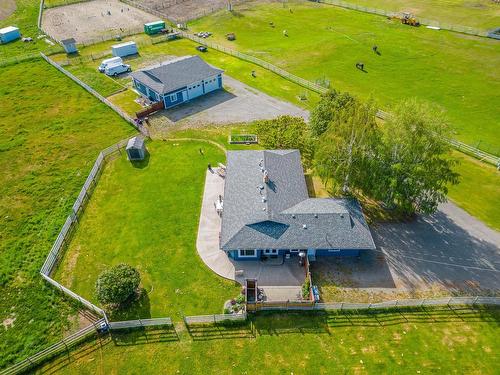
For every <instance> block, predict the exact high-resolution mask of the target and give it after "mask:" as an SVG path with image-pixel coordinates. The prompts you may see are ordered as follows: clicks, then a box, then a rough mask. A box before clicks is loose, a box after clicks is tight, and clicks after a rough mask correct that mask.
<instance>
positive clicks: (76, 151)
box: [0, 59, 134, 368]
mask: <svg viewBox="0 0 500 375" xmlns="http://www.w3.org/2000/svg"><path fill="white" fill-rule="evenodd" d="M0 82H1V85H0V101H1V103H2V104H1V105H0V138H1V141H0V164H1V165H2V174H1V177H0V217H1V218H2V219H1V223H2V225H0V239H1V240H0V254H2V256H1V257H0V288H1V293H0V318H1V320H2V321H3V322H5V323H7V322H9V321H10V320H12V324H13V325H12V326H11V327H7V328H5V329H4V327H2V329H0V353H2V354H1V355H0V368H2V367H3V366H5V365H6V364H8V363H11V362H13V361H15V360H18V359H21V358H24V357H26V356H27V355H29V354H33V353H35V352H37V351H39V350H40V349H42V348H44V347H45V346H46V345H47V344H48V343H51V342H53V341H55V340H58V339H60V337H61V336H62V335H63V334H65V332H66V330H67V329H69V328H70V322H69V321H68V320H67V317H68V315H69V314H71V313H72V312H73V310H74V309H73V308H72V307H71V306H70V305H69V304H68V303H67V302H65V301H64V300H63V298H62V297H61V296H60V295H59V294H57V293H55V291H54V290H53V289H52V288H51V287H49V286H48V285H47V284H46V283H45V282H43V281H42V278H41V277H40V275H39V273H38V271H39V269H40V267H41V265H42V264H43V261H44V260H45V257H46V256H47V254H48V252H49V250H50V248H51V246H52V243H53V241H54V240H55V238H56V236H57V233H58V231H59V230H60V228H61V226H62V224H63V223H64V221H65V219H66V217H67V215H68V213H69V212H70V209H71V206H72V204H73V202H74V200H75V198H76V196H77V195H78V192H79V190H80V189H81V186H82V185H83V183H84V181H85V178H86V176H87V174H88V172H89V171H90V168H91V167H92V164H93V162H94V160H95V158H96V157H97V154H98V153H99V151H100V150H101V149H103V148H105V147H107V146H109V145H110V144H112V143H114V142H116V141H118V140H120V139H123V138H125V137H128V136H130V135H131V134H133V133H134V131H133V129H132V128H131V127H130V126H129V125H128V124H127V123H126V122H125V121H123V120H122V119H121V118H120V117H119V116H118V115H116V114H115V113H114V112H113V111H111V110H110V109H108V108H107V107H106V106H104V105H103V104H101V103H100V102H99V101H98V100H97V99H95V98H94V97H92V96H91V95H90V94H88V93H87V92H86V91H84V90H83V89H82V88H80V87H79V86H77V85H75V84H74V83H73V82H72V81H70V80H69V79H67V78H65V77H64V76H63V75H62V74H61V73H59V72H58V71H57V70H56V69H54V68H52V67H51V66H50V65H48V64H47V63H46V62H45V61H42V60H41V59H38V60H36V61H32V62H30V63H22V64H16V65H11V66H6V67H2V68H1V69H0ZM9 319H10V320H9Z"/></svg>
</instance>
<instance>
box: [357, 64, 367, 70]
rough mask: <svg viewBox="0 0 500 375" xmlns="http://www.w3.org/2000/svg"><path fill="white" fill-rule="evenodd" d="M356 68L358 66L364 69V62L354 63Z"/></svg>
mask: <svg viewBox="0 0 500 375" xmlns="http://www.w3.org/2000/svg"><path fill="white" fill-rule="evenodd" d="M356 68H358V69H359V70H361V71H365V64H363V63H362V62H358V63H356Z"/></svg>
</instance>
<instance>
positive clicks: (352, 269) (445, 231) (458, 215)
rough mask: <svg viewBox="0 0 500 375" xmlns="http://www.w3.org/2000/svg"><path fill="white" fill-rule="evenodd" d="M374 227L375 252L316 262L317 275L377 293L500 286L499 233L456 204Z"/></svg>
mask: <svg viewBox="0 0 500 375" xmlns="http://www.w3.org/2000/svg"><path fill="white" fill-rule="evenodd" d="M371 229H372V234H373V237H374V240H375V243H376V245H377V250H376V251H370V252H366V253H365V254H364V255H362V256H361V257H360V258H352V259H347V258H344V259H339V258H337V259H331V260H328V261H327V262H325V263H323V264H321V265H320V264H318V265H315V266H314V268H313V277H314V276H315V272H316V276H318V277H319V278H320V279H321V278H322V279H323V283H325V284H326V285H328V283H334V284H335V285H337V286H339V287H341V288H360V289H362V291H363V292H367V293H374V294H376V293H382V292H389V293H399V292H405V293H406V292H409V296H411V295H412V293H414V292H421V291H422V292H423V291H426V290H430V289H435V290H441V291H449V292H455V293H456V292H458V293H462V292H465V293H468V294H483V293H485V292H486V291H487V292H496V293H498V291H499V290H500V233H499V232H497V231H495V230H493V229H490V228H489V227H487V226H486V225H485V224H483V223H482V222H481V221H479V220H477V219H475V218H474V217H472V216H471V215H469V214H468V213H467V212H465V211H464V210H462V209H461V208H459V207H457V206H456V205H455V204H453V203H445V204H442V205H440V207H439V210H438V212H436V213H435V214H434V215H430V216H425V217H419V218H418V219H416V220H415V221H412V222H408V223H385V224H378V225H375V226H372V228H371ZM318 263H319V262H318ZM318 273H319V274H318Z"/></svg>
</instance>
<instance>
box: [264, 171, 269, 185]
mask: <svg viewBox="0 0 500 375" xmlns="http://www.w3.org/2000/svg"><path fill="white" fill-rule="evenodd" d="M263 179H264V183H265V184H267V183H268V182H269V174H268V173H267V171H264V177H263Z"/></svg>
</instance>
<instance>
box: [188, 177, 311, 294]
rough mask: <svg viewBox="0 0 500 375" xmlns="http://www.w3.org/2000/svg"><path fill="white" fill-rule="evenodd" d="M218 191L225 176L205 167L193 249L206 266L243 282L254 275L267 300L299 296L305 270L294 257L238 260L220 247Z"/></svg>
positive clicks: (227, 277) (219, 192)
mask: <svg viewBox="0 0 500 375" xmlns="http://www.w3.org/2000/svg"><path fill="white" fill-rule="evenodd" d="M219 195H222V196H224V179H223V178H222V177H220V176H219V175H218V174H217V170H216V169H214V170H213V171H212V172H210V171H207V175H206V178H205V190H204V194H203V201H202V207H201V214H200V223H199V227H198V237H197V240H196V249H197V251H198V254H199V256H200V258H201V259H202V260H203V262H204V263H205V264H206V266H207V267H209V268H210V269H211V270H212V271H214V272H215V273H216V274H218V275H219V276H222V277H224V278H226V279H229V280H234V281H236V282H238V283H240V284H241V285H244V283H245V279H257V282H258V285H259V287H260V288H263V289H264V295H265V296H266V298H267V300H273V301H286V300H296V299H298V298H299V297H300V290H301V285H302V283H303V282H304V280H305V276H306V274H305V269H304V268H303V267H301V266H299V263H298V260H297V259H294V258H292V259H282V258H281V257H280V258H276V259H268V260H266V261H260V260H259V261H239V262H238V261H234V260H233V259H231V258H229V257H228V256H227V255H226V253H225V252H224V251H222V250H221V249H220V248H219V233H220V227H221V218H220V216H219V215H218V214H217V212H216V210H215V202H216V201H217V199H218V197H219Z"/></svg>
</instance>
